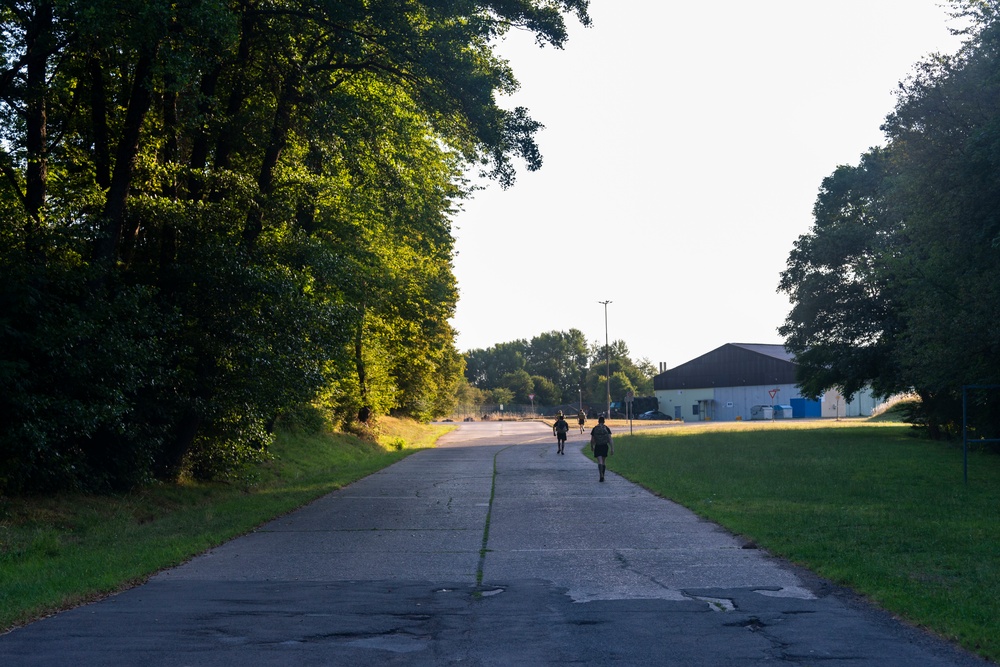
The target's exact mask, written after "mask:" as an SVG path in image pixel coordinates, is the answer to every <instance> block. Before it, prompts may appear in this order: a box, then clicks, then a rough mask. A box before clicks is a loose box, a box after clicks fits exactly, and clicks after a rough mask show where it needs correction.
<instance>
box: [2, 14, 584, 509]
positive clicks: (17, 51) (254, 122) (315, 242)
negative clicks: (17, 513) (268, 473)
mask: <svg viewBox="0 0 1000 667" xmlns="http://www.w3.org/2000/svg"><path fill="white" fill-rule="evenodd" d="M570 15H575V16H576V18H577V19H579V20H580V21H581V22H582V23H584V24H587V23H589V17H588V15H587V1H586V0H557V1H555V2H551V1H548V0H525V1H522V2H514V3H510V2H489V1H486V2H483V1H479V2H474V1H465V0H463V1H461V2H447V3H442V2H435V1H430V0H425V1H413V0H370V1H365V2H359V1H357V0H347V1H344V2H325V1H321V0H267V1H264V0H246V1H241V2H229V1H226V0H191V1H190V2H183V3H167V2H162V1H161V0H135V1H134V2H128V3H122V2H118V1H117V0H87V1H86V2H84V1H82V0H33V1H28V0H13V1H12V2H7V3H4V4H3V6H2V7H0V23H2V27H3V30H2V31H0V120H2V122H0V267H2V270H3V275H2V277H3V278H4V280H2V281H0V304H2V305H3V306H4V308H3V309H2V311H0V313H2V314H0V339H2V342H3V343H4V344H5V345H4V349H3V350H2V351H0V417H2V418H3V426H2V427H0V428H3V431H2V432H0V464H2V470H3V471H4V472H3V477H2V478H0V492H3V491H19V492H20V491H38V490H46V489H51V488H59V487H80V488H95V489H105V488H127V487H130V486H133V485H135V484H137V483H141V482H143V481H145V480H147V479H149V478H150V477H151V476H159V477H163V478H168V479H169V478H173V477H176V476H177V475H178V474H181V473H182V472H184V471H187V472H189V473H191V474H194V475H196V476H199V477H220V476H223V477H224V476H226V475H228V474H229V473H230V472H231V471H233V470H238V469H239V468H240V467H241V466H244V465H245V464H247V463H252V462H254V461H259V460H262V459H264V458H266V457H267V451H268V447H269V445H270V441H271V437H272V435H271V434H272V431H273V425H274V423H275V421H276V419H278V418H279V417H280V416H281V415H282V414H286V413H288V412H289V411H294V410H296V409H298V407H300V406H301V405H302V404H303V403H309V402H315V404H316V405H318V406H322V407H323V408H324V410H326V411H327V413H328V414H329V415H330V418H331V419H334V420H339V421H348V420H350V419H352V418H353V416H354V415H356V414H357V410H358V408H360V407H361V406H368V407H370V408H372V409H373V410H374V411H375V412H376V413H377V414H389V413H397V414H402V415H408V416H412V417H415V418H418V419H423V420H426V419H430V418H432V417H433V416H436V415H440V414H443V413H445V412H446V411H447V410H448V409H449V407H450V404H451V402H452V401H453V400H454V395H455V391H456V386H457V384H458V383H459V382H460V380H461V378H462V372H463V368H462V357H461V355H459V354H458V352H457V351H456V350H455V349H454V343H453V339H454V333H453V331H452V330H451V328H450V327H449V325H448V324H447V321H448V318H449V317H450V316H451V314H452V313H453V310H454V307H455V303H456V300H457V288H456V285H455V279H454V276H453V274H452V270H451V256H452V252H453V238H452V235H451V227H450V218H451V215H452V213H453V210H454V208H455V203H456V202H457V201H458V200H460V199H461V198H462V197H464V196H466V195H467V194H468V185H467V184H466V182H465V180H464V179H463V177H462V174H463V173H464V172H465V170H466V169H467V168H469V167H470V166H473V165H478V166H479V168H480V169H481V170H482V171H483V172H485V173H487V174H490V175H492V176H493V177H494V178H496V179H497V180H498V181H499V182H500V183H501V184H502V185H504V186H505V187H506V186H509V185H510V184H512V183H513V181H514V178H515V172H516V170H515V164H516V162H518V161H522V162H523V163H524V164H525V165H526V166H527V168H528V169H536V168H538V167H539V166H540V164H541V157H540V154H539V152H538V148H537V146H536V144H535V141H534V135H535V133H536V131H537V130H538V128H539V127H540V125H539V124H538V123H537V122H536V121H534V120H533V119H531V118H530V116H529V115H528V113H527V111H526V110H524V109H513V110H510V109H504V108H501V107H500V106H498V104H497V102H496V99H497V96H498V94H502V93H507V92H511V91H513V90H514V89H516V87H517V81H516V79H515V78H514V75H513V72H512V71H511V69H510V67H509V65H508V63H506V62H505V61H503V60H502V59H500V58H499V57H497V56H496V55H495V54H494V53H493V47H492V44H493V43H494V40H495V39H496V38H498V37H499V36H501V35H503V34H504V33H505V32H506V31H508V30H510V29H511V28H518V29H525V30H528V31H531V32H532V33H534V34H535V36H536V38H537V40H538V41H539V43H543V44H551V45H553V46H556V47H561V46H562V45H563V43H564V42H565V40H566V26H565V20H566V18H567V17H568V16H570Z"/></svg>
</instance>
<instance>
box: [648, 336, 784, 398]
mask: <svg viewBox="0 0 1000 667" xmlns="http://www.w3.org/2000/svg"><path fill="white" fill-rule="evenodd" d="M793 359H794V358H793V357H792V355H791V354H790V353H789V352H788V351H787V350H786V349H785V346H784V345H766V344H760V345H758V344H746V343H727V344H725V345H723V346H721V347H718V348H716V349H714V350H712V351H711V352H708V353H706V354H703V355H701V356H700V357H697V358H695V359H692V360H691V361H689V362H687V363H685V364H681V365H680V366H677V367H676V368H671V369H670V370H668V371H665V372H663V373H660V374H659V375H657V376H656V377H654V378H653V389H654V390H670V389H707V388H710V387H752V386H761V385H773V384H795V383H796V377H795V372H796V364H795V362H794V360H793Z"/></svg>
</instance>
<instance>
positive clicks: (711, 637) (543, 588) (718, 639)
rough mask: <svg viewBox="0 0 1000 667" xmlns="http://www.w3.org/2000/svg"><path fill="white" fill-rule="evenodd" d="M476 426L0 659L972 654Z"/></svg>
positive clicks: (356, 661)
mask: <svg viewBox="0 0 1000 667" xmlns="http://www.w3.org/2000/svg"><path fill="white" fill-rule="evenodd" d="M583 441H584V436H580V435H578V434H577V435H571V438H570V445H569V446H568V447H567V449H566V452H567V453H566V454H565V455H563V456H559V455H557V454H556V447H555V441H554V438H553V437H552V435H551V432H550V431H549V430H548V429H547V428H546V427H544V426H543V425H540V424H532V423H526V424H516V423H503V424H498V423H488V422H487V423H475V424H463V425H462V427H461V428H460V429H459V430H458V431H456V432H454V433H452V434H449V435H448V436H446V438H445V439H444V440H443V442H442V443H441V444H440V446H439V447H438V448H436V449H434V450H428V451H425V452H420V453H418V454H415V455H413V456H411V457H409V458H407V459H406V460H404V461H402V462H400V463H398V464H396V465H394V466H392V467H390V468H387V469H386V470H384V471H382V472H380V473H377V474H375V475H372V476H370V477H368V478H366V479H364V480H361V481H360V482H358V483H356V484H353V485H351V486H349V487H347V488H345V489H342V490H341V491H338V492H336V493H333V494H331V495H329V496H326V497H325V498H322V499H321V500H318V501H316V502H315V503H313V504H311V505H309V506H307V507H305V508H303V509H301V510H300V511H298V512H295V513H293V514H290V515H288V516H286V517H283V518H280V519H278V520H276V521H274V522H272V523H270V524H267V525H265V526H263V527H261V528H260V529H259V530H257V531H256V532H254V533H252V534H250V535H247V536H245V537H243V538H240V539H237V540H234V541H232V542H230V543H228V544H225V545H223V546H221V547H219V548H218V549H214V550H212V551H210V552H208V553H206V554H204V555H202V556H199V557H198V558H195V559H194V560H192V561H191V562H189V563H188V564H186V565H184V566H182V567H178V568H175V569H173V570H169V571H166V572H163V573H161V574H159V575H157V576H156V577H154V578H153V579H152V580H151V581H150V582H149V583H147V584H146V585H144V586H141V587H138V588H135V589H133V590H130V591H127V592H125V593H122V594H120V595H117V596H114V597H112V598H109V599H107V600H105V601H103V602H100V603H97V604H92V605H88V606H85V607H80V608H78V609H74V610H72V611H68V612H65V613H63V614H59V615H58V616H55V617H53V618H50V619H46V620H43V621H40V622H38V623H35V624H32V625H30V626H28V627H26V628H22V629H20V630H16V631H14V632H11V633H9V634H7V635H5V636H2V637H0V665H73V666H80V665H143V666H148V667H153V666H155V665H171V666H173V665H213V666H214V665H237V664H238V665H245V666H250V665H253V666H256V665H397V664H398V665H452V664H455V665H570V664H572V665H609V664H621V665H685V666H688V665H706V666H707V665H710V666H713V667H718V666H726V665H733V666H736V665H740V666H747V665H750V666H755V665H774V664H784V663H787V664H795V665H837V666H841V665H850V666H852V667H854V666H858V665H879V666H880V667H885V666H887V665H900V666H903V665H905V666H907V667H912V666H914V665H917V666H937V665H942V666H943V665H960V666H964V665H980V666H981V665H984V664H986V663H983V662H981V661H979V660H977V659H975V658H972V657H970V656H968V655H967V654H964V653H962V652H960V651H957V650H955V649H953V648H952V647H951V646H949V645H947V644H945V643H943V642H940V641H938V640H936V639H934V638H931V637H929V636H927V635H925V634H924V633H922V632H920V631H917V630H914V629H911V628H908V627H906V626H904V625H902V624H900V623H898V622H896V621H894V620H893V619H891V618H890V617H889V616H888V615H886V614H884V613H881V612H878V611H876V610H873V609H871V608H868V607H867V606H865V605H863V604H861V603H859V602H857V601H855V600H854V599H853V598H852V597H851V596H850V595H847V594H845V593H844V592H843V591H838V590H836V589H834V588H832V587H830V586H827V585H825V584H824V583H823V582H821V581H818V580H816V579H815V578H813V577H811V576H810V575H808V573H804V572H801V571H796V570H794V569H793V568H790V567H788V566H787V565H784V564H782V563H780V562H778V561H776V560H774V559H772V558H770V557H769V556H768V555H767V554H765V553H764V552H762V551H759V550H756V549H746V548H741V546H743V545H741V544H740V542H739V541H738V540H737V539H735V538H734V537H732V536H730V535H729V534H727V533H725V532H724V531H722V530H721V529H719V528H718V527H716V526H714V525H713V524H710V523H706V522H704V521H702V520H700V519H698V518H697V517H695V516H694V515H693V514H691V513H690V512H688V511H687V510H685V509H683V508H681V507H679V506H677V505H675V504H673V503H670V502H668V501H665V500H662V499H659V498H656V497H655V496H653V495H651V494H649V493H647V492H646V491H644V490H642V489H640V488H638V487H636V486H635V485H633V484H630V483H628V482H626V481H625V480H624V479H622V478H620V477H618V476H617V475H615V474H614V473H613V470H614V458H613V457H612V458H611V459H610V461H609V463H610V469H611V472H610V473H609V474H608V480H607V481H606V482H605V483H603V484H600V483H598V481H597V471H596V467H595V466H594V465H593V464H591V463H590V462H589V461H588V460H587V459H586V458H585V457H584V456H583V455H582V454H581V453H580V448H581V446H582V444H583Z"/></svg>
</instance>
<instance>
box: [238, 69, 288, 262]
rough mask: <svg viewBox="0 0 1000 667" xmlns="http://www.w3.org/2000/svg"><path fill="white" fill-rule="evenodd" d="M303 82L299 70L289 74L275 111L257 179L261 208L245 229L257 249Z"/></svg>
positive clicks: (248, 240)
mask: <svg viewBox="0 0 1000 667" xmlns="http://www.w3.org/2000/svg"><path fill="white" fill-rule="evenodd" d="M301 80H302V76H301V73H300V72H299V70H298V68H296V69H294V70H293V71H292V72H289V74H288V76H287V77H286V78H285V83H284V85H283V86H282V87H281V95H280V97H279V98H278V107H277V109H275V111H274V121H273V122H272V124H271V134H270V137H269V138H268V142H267V149H266V150H265V151H264V160H263V161H262V163H261V165H260V173H259V174H258V176H257V205H256V206H254V207H253V208H251V209H250V211H248V212H247V217H246V222H245V223H244V225H243V243H244V244H245V245H246V246H247V247H253V245H254V244H255V243H256V242H257V237H259V236H260V233H261V232H262V231H263V229H264V211H265V208H266V207H267V202H268V199H270V197H271V194H272V193H273V192H274V170H275V168H277V166H278V160H280V159H281V152H282V151H283V150H284V149H285V144H286V143H287V142H288V133H289V131H290V130H291V128H292V112H293V111H294V110H295V105H296V103H297V102H298V100H299V85H300V83H301Z"/></svg>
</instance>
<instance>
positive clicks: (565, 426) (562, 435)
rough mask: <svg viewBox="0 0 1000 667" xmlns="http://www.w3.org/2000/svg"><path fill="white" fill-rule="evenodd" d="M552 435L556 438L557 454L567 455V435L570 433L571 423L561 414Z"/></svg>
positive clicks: (553, 426)
mask: <svg viewBox="0 0 1000 667" xmlns="http://www.w3.org/2000/svg"><path fill="white" fill-rule="evenodd" d="M552 433H553V435H555V436H556V447H558V449H556V454H565V453H566V434H567V433H569V422H568V421H566V419H565V418H564V417H563V414H562V413H561V412H560V413H559V418H558V419H556V423H555V424H553V425H552Z"/></svg>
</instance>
